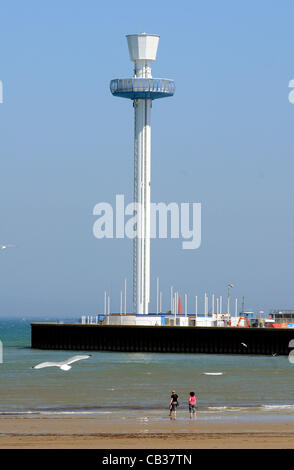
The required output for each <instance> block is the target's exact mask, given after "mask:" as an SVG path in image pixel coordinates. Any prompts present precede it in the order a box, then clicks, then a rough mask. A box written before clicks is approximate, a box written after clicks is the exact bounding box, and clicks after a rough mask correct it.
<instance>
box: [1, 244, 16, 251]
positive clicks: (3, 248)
mask: <svg viewBox="0 0 294 470" xmlns="http://www.w3.org/2000/svg"><path fill="white" fill-rule="evenodd" d="M14 247H15V245H0V248H1V250H2V251H4V250H7V248H14Z"/></svg>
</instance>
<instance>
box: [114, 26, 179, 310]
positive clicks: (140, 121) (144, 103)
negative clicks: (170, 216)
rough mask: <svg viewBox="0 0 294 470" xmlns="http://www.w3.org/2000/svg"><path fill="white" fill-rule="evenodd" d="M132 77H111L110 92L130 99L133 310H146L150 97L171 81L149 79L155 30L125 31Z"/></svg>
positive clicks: (169, 90)
mask: <svg viewBox="0 0 294 470" xmlns="http://www.w3.org/2000/svg"><path fill="white" fill-rule="evenodd" d="M127 41H128V47H129V53H130V58H131V60H132V61H133V62H134V63H135V69H134V78H133V79H115V80H112V81H111V83H110V89H111V92H112V94H113V95H114V96H120V97H123V98H129V99H132V100H133V104H134V113H135V143H134V203H135V210H136V212H137V219H136V221H137V233H136V236H135V237H134V242H133V243H134V245H133V310H134V313H137V314H148V310H149V301H150V160H151V106H152V100H154V99H157V98H163V97H167V96H172V95H173V94H174V82H173V80H167V79H152V74H151V64H152V62H153V61H155V59H156V53H157V47H158V42H159V36H158V35H157V34H146V33H141V34H131V35H127Z"/></svg>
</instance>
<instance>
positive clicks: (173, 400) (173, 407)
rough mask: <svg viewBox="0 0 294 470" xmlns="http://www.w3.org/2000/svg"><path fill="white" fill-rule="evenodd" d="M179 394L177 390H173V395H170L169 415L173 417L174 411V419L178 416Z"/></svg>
mask: <svg viewBox="0 0 294 470" xmlns="http://www.w3.org/2000/svg"><path fill="white" fill-rule="evenodd" d="M178 398H179V397H178V395H177V394H176V392H175V390H173V391H172V395H171V397H170V402H169V417H170V419H172V413H173V414H174V419H176V417H177V406H178V404H179V402H178Z"/></svg>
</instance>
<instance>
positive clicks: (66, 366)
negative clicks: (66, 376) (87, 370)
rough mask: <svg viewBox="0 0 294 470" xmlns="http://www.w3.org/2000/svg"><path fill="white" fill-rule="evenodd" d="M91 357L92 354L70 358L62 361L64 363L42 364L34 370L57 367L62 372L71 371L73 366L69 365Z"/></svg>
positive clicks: (34, 367)
mask: <svg viewBox="0 0 294 470" xmlns="http://www.w3.org/2000/svg"><path fill="white" fill-rule="evenodd" d="M91 356H92V354H85V355H80V356H73V357H70V358H69V359H67V360H66V361H62V362H41V363H40V364H37V365H36V366H33V367H32V369H43V367H54V366H55V367H59V368H60V369H61V370H69V369H71V366H70V365H69V364H72V363H73V362H76V361H81V360H82V359H88V358H89V357H91Z"/></svg>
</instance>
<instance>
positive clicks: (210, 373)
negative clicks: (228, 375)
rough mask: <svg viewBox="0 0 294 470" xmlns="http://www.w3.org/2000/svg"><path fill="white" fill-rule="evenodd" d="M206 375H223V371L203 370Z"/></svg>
mask: <svg viewBox="0 0 294 470" xmlns="http://www.w3.org/2000/svg"><path fill="white" fill-rule="evenodd" d="M203 374H204V375H223V372H203Z"/></svg>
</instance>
